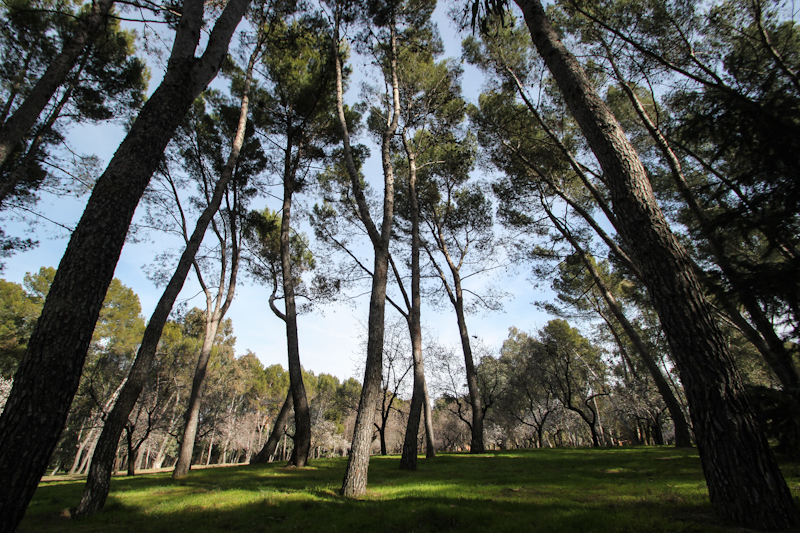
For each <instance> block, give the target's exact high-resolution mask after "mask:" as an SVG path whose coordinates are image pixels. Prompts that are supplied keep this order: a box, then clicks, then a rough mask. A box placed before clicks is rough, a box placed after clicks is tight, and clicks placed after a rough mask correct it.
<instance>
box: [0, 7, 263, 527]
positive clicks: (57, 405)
mask: <svg viewBox="0 0 800 533" xmlns="http://www.w3.org/2000/svg"><path fill="white" fill-rule="evenodd" d="M248 4H249V1H248V0H232V1H231V2H229V3H228V4H227V6H226V7H225V10H224V11H223V13H222V15H221V16H220V18H219V19H218V22H217V24H216V25H215V26H214V29H213V30H212V31H211V33H210V35H209V37H208V44H207V45H206V50H205V52H204V53H203V56H202V57H200V58H195V57H194V53H195V50H196V48H197V44H198V42H199V40H200V28H201V24H202V19H203V3H202V2H200V1H198V0H187V1H186V2H184V4H183V15H182V17H181V20H180V23H179V26H178V31H177V34H176V37H175V43H174V45H173V49H172V55H171V57H170V61H169V65H168V68H167V72H166V74H165V76H164V80H163V81H162V83H161V85H159V87H158V89H156V91H155V92H154V93H153V95H152V96H151V97H150V99H149V100H148V101H147V103H146V104H145V105H144V107H143V108H142V111H141V112H140V113H139V116H138V118H137V119H136V121H135V122H134V124H133V125H132V126H131V129H130V131H129V133H128V135H127V136H126V137H125V140H124V141H123V142H122V144H121V145H120V147H119V148H118V149H117V152H116V153H115V154H114V157H113V158H112V160H111V162H110V163H109V165H108V167H107V168H106V170H105V172H103V174H102V175H101V176H100V178H99V179H98V180H97V183H96V184H95V187H94V189H93V191H92V195H91V197H90V198H89V201H88V203H87V205H86V209H85V211H84V213H83V216H82V217H81V220H80V222H78V225H77V227H76V228H75V231H74V232H73V233H72V238H71V239H70V242H69V245H68V246H67V250H66V252H65V254H64V257H63V258H62V259H61V263H60V264H59V268H58V271H57V272H56V276H55V278H54V280H53V284H52V286H51V287H50V292H49V294H48V296H47V300H46V301H45V304H44V307H43V309H42V314H41V316H40V317H39V320H38V322H37V324H36V327H35V328H34V332H33V334H32V336H31V339H30V341H29V342H28V348H27V350H26V353H25V357H24V358H23V360H22V362H21V363H20V366H19V369H18V370H17V373H16V375H15V377H14V387H13V389H12V390H11V394H10V396H9V398H8V402H7V403H6V407H5V410H4V411H3V413H2V415H0V487H3V491H2V493H1V494H0V531H13V530H14V529H16V527H17V525H18V524H19V522H20V520H22V516H23V514H24V513H25V509H26V508H27V506H28V502H29V501H30V499H31V497H32V496H33V492H34V491H35V490H36V487H37V485H38V483H39V480H40V479H41V477H42V475H43V474H44V471H45V469H46V468H47V462H48V460H49V459H50V455H51V454H52V452H53V449H54V448H55V446H56V444H57V443H58V439H59V437H60V435H61V431H62V429H63V427H64V423H65V421H66V417H67V413H68V411H69V407H70V405H71V404H72V399H73V397H74V395H75V391H76V390H77V388H78V383H79V381H80V376H81V371H82V369H83V362H84V359H85V357H86V353H87V350H88V348H89V343H90V341H91V338H92V332H93V331H94V325H95V322H96V321H97V317H98V315H99V313H100V308H101V307H102V305H103V299H104V297H105V294H106V291H107V289H108V286H109V284H110V283H111V279H112V277H113V275H114V269H115V267H116V264H117V261H118V260H119V254H120V252H121V250H122V246H123V245H124V243H125V236H126V235H127V233H128V228H129V226H130V223H131V219H132V217H133V213H134V211H135V209H136V206H137V205H138V203H139V199H140V198H141V196H142V194H143V193H144V190H145V188H146V187H147V184H148V183H149V181H150V177H151V176H152V174H153V172H154V171H155V169H156V168H157V166H158V164H159V163H160V162H161V159H162V154H163V153H164V149H165V148H166V146H167V143H168V142H169V140H170V138H171V137H172V135H173V133H174V131H175V128H176V127H177V125H178V124H179V123H180V121H181V120H182V119H183V117H184V115H185V114H186V112H187V111H188V110H189V108H190V106H191V104H192V102H193V101H194V99H195V98H196V97H197V95H199V94H200V92H201V91H202V90H203V89H204V88H205V87H206V86H207V85H208V84H209V83H210V82H211V80H212V79H214V77H215V76H216V74H217V71H218V70H219V67H220V66H221V65H222V61H223V60H224V59H225V57H226V56H227V51H228V43H229V42H230V38H231V36H232V35H233V32H234V31H235V29H236V27H237V25H238V24H239V21H240V20H241V18H242V16H243V14H244V11H245V9H246V8H247V6H248Z"/></svg>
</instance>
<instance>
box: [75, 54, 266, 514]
mask: <svg viewBox="0 0 800 533" xmlns="http://www.w3.org/2000/svg"><path fill="white" fill-rule="evenodd" d="M258 51H259V49H256V51H255V52H254V53H253V55H251V56H250V62H249V64H248V68H247V77H246V78H245V83H244V88H243V92H242V104H241V107H240V110H239V123H238V124H237V128H236V135H235V136H234V139H233V145H232V147H231V153H230V155H229V157H228V161H227V163H226V165H225V167H224V168H223V170H222V174H221V176H220V179H219V181H218V182H217V184H216V185H215V186H214V194H213V196H212V198H211V202H209V204H208V206H207V207H206V208H205V209H204V210H203V212H202V213H201V215H200V217H199V218H198V219H197V224H195V229H194V231H193V232H192V235H191V237H190V238H189V240H188V241H187V243H186V248H185V249H184V251H183V254H181V258H180V260H179V261H178V266H177V268H176V269H175V273H174V274H173V275H172V277H171V278H170V280H169V283H167V286H166V288H165V289H164V293H163V294H162V295H161V298H160V299H159V301H158V303H157V304H156V308H155V310H153V314H152V316H151V317H150V321H149V322H148V323H147V328H145V331H144V335H143V336H142V342H141V344H140V345H139V351H138V353H137V354H136V359H135V360H134V362H133V365H132V366H131V370H130V372H129V374H128V379H127V381H126V382H125V386H124V387H123V389H122V391H120V394H119V398H118V399H117V402H116V403H115V404H114V408H113V409H112V410H111V413H109V415H108V417H107V418H106V421H105V424H104V425H103V432H102V433H101V434H100V440H99V441H98V443H97V449H96V450H95V455H94V458H93V460H92V464H91V467H90V468H89V475H88V476H87V478H86V485H85V486H84V488H83V496H82V497H81V501H80V504H78V508H77V509H76V511H75V515H76V516H88V515H91V514H94V513H96V512H97V511H99V510H101V509H102V508H103V506H104V505H105V501H106V498H107V497H108V491H109V489H110V484H111V469H112V467H113V463H114V455H115V454H116V450H117V442H119V437H120V433H121V432H122V429H123V428H124V427H125V423H126V422H127V420H128V416H129V415H130V413H131V411H132V410H133V407H134V405H135V404H136V401H137V400H138V398H139V395H140V394H141V393H142V389H143V388H144V385H145V381H146V379H147V375H148V373H149V371H150V367H151V366H152V364H153V359H154V358H155V354H156V350H157V349H158V342H159V340H160V339H161V333H162V332H163V331H164V325H165V324H166V323H167V319H168V318H169V314H170V312H171V311H172V306H173V305H174V304H175V299H176V298H177V297H178V294H180V292H181V289H183V284H184V283H185V281H186V276H187V275H188V274H189V270H190V269H191V268H192V263H193V262H194V258H195V255H196V254H197V250H199V249H200V244H201V243H202V242H203V236H204V235H205V233H206V230H207V229H208V225H209V223H210V222H211V219H212V218H213V217H214V215H215V213H216V212H217V211H218V210H219V206H220V204H221V203H222V196H223V194H224V192H225V189H226V188H227V187H228V182H229V181H230V179H231V177H232V176H233V170H234V168H235V167H236V163H237V161H238V160H239V152H240V150H241V147H242V144H243V142H244V133H245V126H246V124H247V110H248V106H249V94H250V84H251V81H252V73H253V67H254V65H255V60H256V58H257V53H258Z"/></svg>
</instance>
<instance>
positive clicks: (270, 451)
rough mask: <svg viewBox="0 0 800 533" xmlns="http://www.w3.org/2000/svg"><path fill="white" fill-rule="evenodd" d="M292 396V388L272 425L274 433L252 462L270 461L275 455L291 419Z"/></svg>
mask: <svg viewBox="0 0 800 533" xmlns="http://www.w3.org/2000/svg"><path fill="white" fill-rule="evenodd" d="M292 398H293V396H292V391H291V390H290V391H289V392H288V393H287V394H286V400H284V402H283V406H282V407H281V410H280V412H279V413H278V417H277V418H276V419H275V423H274V424H273V425H272V433H270V434H269V438H268V439H267V442H266V444H264V447H263V448H262V449H261V451H260V452H258V453H257V454H256V455H255V456H254V457H253V458H252V459H251V460H250V464H256V463H268V462H269V461H270V460H271V458H272V456H273V455H275V450H276V449H277V448H278V443H279V442H280V440H281V436H282V435H283V434H284V432H285V428H286V422H288V420H289V413H290V412H291V411H292Z"/></svg>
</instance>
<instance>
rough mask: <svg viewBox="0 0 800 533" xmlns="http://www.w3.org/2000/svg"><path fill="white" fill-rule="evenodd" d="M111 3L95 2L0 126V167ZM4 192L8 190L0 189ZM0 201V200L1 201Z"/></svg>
mask: <svg viewBox="0 0 800 533" xmlns="http://www.w3.org/2000/svg"><path fill="white" fill-rule="evenodd" d="M113 5H114V0H98V1H96V2H93V3H92V9H91V11H90V12H89V14H88V15H87V16H86V18H85V19H84V20H83V23H82V24H81V27H80V29H79V30H78V31H77V32H76V33H75V34H74V35H71V36H70V37H69V39H67V40H66V41H65V42H64V45H63V47H62V49H61V52H60V53H59V54H58V55H57V56H56V57H55V58H54V59H53V62H52V63H50V65H49V66H48V67H47V70H46V71H45V73H44V74H43V75H42V77H41V78H39V81H38V82H36V85H34V86H33V89H31V92H30V94H28V97H27V98H26V99H25V101H24V102H22V104H21V105H20V106H19V107H18V108H17V110H16V111H14V113H13V114H12V115H11V116H10V117H9V119H8V120H7V121H6V122H5V123H4V124H3V125H2V127H0V165H2V164H3V163H4V162H5V160H6V159H7V158H8V156H9V154H11V152H12V151H13V150H14V147H15V146H16V145H17V143H19V142H20V141H21V140H22V138H23V137H24V136H25V135H27V134H28V132H29V131H30V130H31V128H32V127H33V126H34V124H36V120H37V119H38V118H39V115H40V114H41V113H42V110H44V108H45V107H46V106H47V103H48V102H49V101H50V98H52V97H53V94H54V93H55V92H56V90H57V89H58V88H59V87H60V86H61V85H62V84H63V83H64V81H65V80H66V79H67V76H68V75H69V72H70V71H71V70H72V67H74V66H75V62H76V61H77V60H78V58H79V57H80V56H81V54H82V53H83V51H84V50H85V49H86V47H87V46H88V45H89V43H91V42H92V40H93V39H94V37H95V35H97V33H98V32H99V31H100V30H101V29H102V28H103V26H105V22H106V20H107V15H108V12H109V11H110V10H111V6H113ZM3 190H4V191H5V192H6V193H7V192H9V189H8V188H5V187H4V188H3ZM2 200H3V198H0V202H2Z"/></svg>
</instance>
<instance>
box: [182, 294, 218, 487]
mask: <svg viewBox="0 0 800 533" xmlns="http://www.w3.org/2000/svg"><path fill="white" fill-rule="evenodd" d="M209 311H210V309H209ZM217 314H218V313H213V314H209V316H208V317H207V318H206V332H205V338H204V339H203V347H202V348H201V350H200V357H199V358H198V359H197V367H196V368H195V371H194V378H192V391H191V393H190V394H189V405H188V406H187V408H186V414H185V416H184V420H185V424H184V428H183V437H182V438H181V445H180V449H179V450H178V462H177V463H175V469H174V470H173V471H172V477H173V478H175V479H179V478H182V477H185V476H186V475H188V474H189V469H190V468H191V465H192V455H193V454H194V444H195V441H196V439H197V427H198V425H199V424H200V404H201V401H202V399H203V392H204V391H205V388H206V372H207V371H208V361H209V359H210V358H211V349H212V348H213V346H214V338H215V337H216V336H217V330H218V329H219V323H220V318H221V317H219V316H217Z"/></svg>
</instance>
